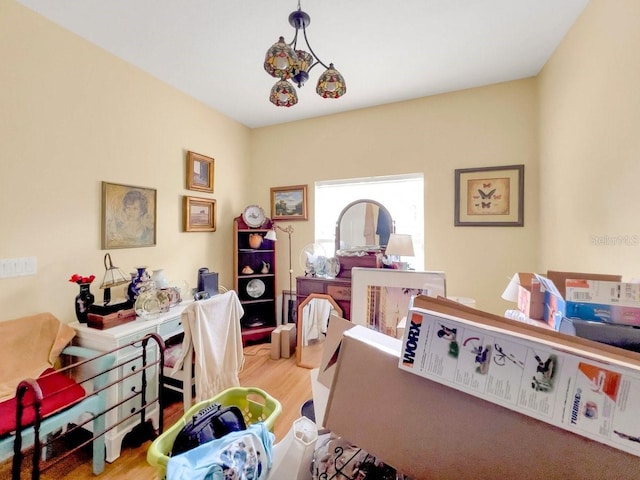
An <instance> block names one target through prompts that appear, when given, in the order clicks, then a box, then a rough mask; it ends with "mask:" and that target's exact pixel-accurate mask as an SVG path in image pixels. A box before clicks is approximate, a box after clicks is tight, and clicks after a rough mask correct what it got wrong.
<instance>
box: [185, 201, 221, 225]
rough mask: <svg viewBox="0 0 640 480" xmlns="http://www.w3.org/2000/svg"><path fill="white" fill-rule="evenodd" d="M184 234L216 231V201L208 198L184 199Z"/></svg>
mask: <svg viewBox="0 0 640 480" xmlns="http://www.w3.org/2000/svg"><path fill="white" fill-rule="evenodd" d="M183 218H184V231H185V232H215V231H216V201H215V200H213V199H210V198H199V197H184V200H183Z"/></svg>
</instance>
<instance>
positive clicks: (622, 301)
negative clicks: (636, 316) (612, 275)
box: [565, 279, 640, 307]
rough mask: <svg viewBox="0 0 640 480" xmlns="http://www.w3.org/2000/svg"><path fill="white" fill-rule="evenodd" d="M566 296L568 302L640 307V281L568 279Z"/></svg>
mask: <svg viewBox="0 0 640 480" xmlns="http://www.w3.org/2000/svg"><path fill="white" fill-rule="evenodd" d="M565 298H566V300H567V301H568V302H582V303H599V304H603V305H622V306H626V307H640V283H624V282H608V281H599V280H580V279H568V280H567V281H566V296H565Z"/></svg>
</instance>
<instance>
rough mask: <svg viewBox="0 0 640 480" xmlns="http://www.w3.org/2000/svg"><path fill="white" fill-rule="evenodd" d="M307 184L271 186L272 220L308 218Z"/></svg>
mask: <svg viewBox="0 0 640 480" xmlns="http://www.w3.org/2000/svg"><path fill="white" fill-rule="evenodd" d="M307 218H308V217H307V186H306V185H291V186H288V187H272V188H271V220H306V219H307Z"/></svg>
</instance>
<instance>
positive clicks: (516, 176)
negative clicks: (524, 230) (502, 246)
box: [454, 165, 524, 227]
mask: <svg viewBox="0 0 640 480" xmlns="http://www.w3.org/2000/svg"><path fill="white" fill-rule="evenodd" d="M454 225H455V226H457V227H464V226H467V227H522V226H524V165H507V166H502V167H484V168H465V169H458V170H456V171H455V214H454Z"/></svg>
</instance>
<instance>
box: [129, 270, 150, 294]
mask: <svg viewBox="0 0 640 480" xmlns="http://www.w3.org/2000/svg"><path fill="white" fill-rule="evenodd" d="M149 280H150V277H149V274H148V273H147V267H136V272H135V273H132V274H131V283H130V284H129V287H128V288H127V299H128V300H130V301H132V302H134V301H135V300H136V298H138V295H140V292H141V291H142V290H144V288H145V286H146V285H147V283H148V282H149Z"/></svg>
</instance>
